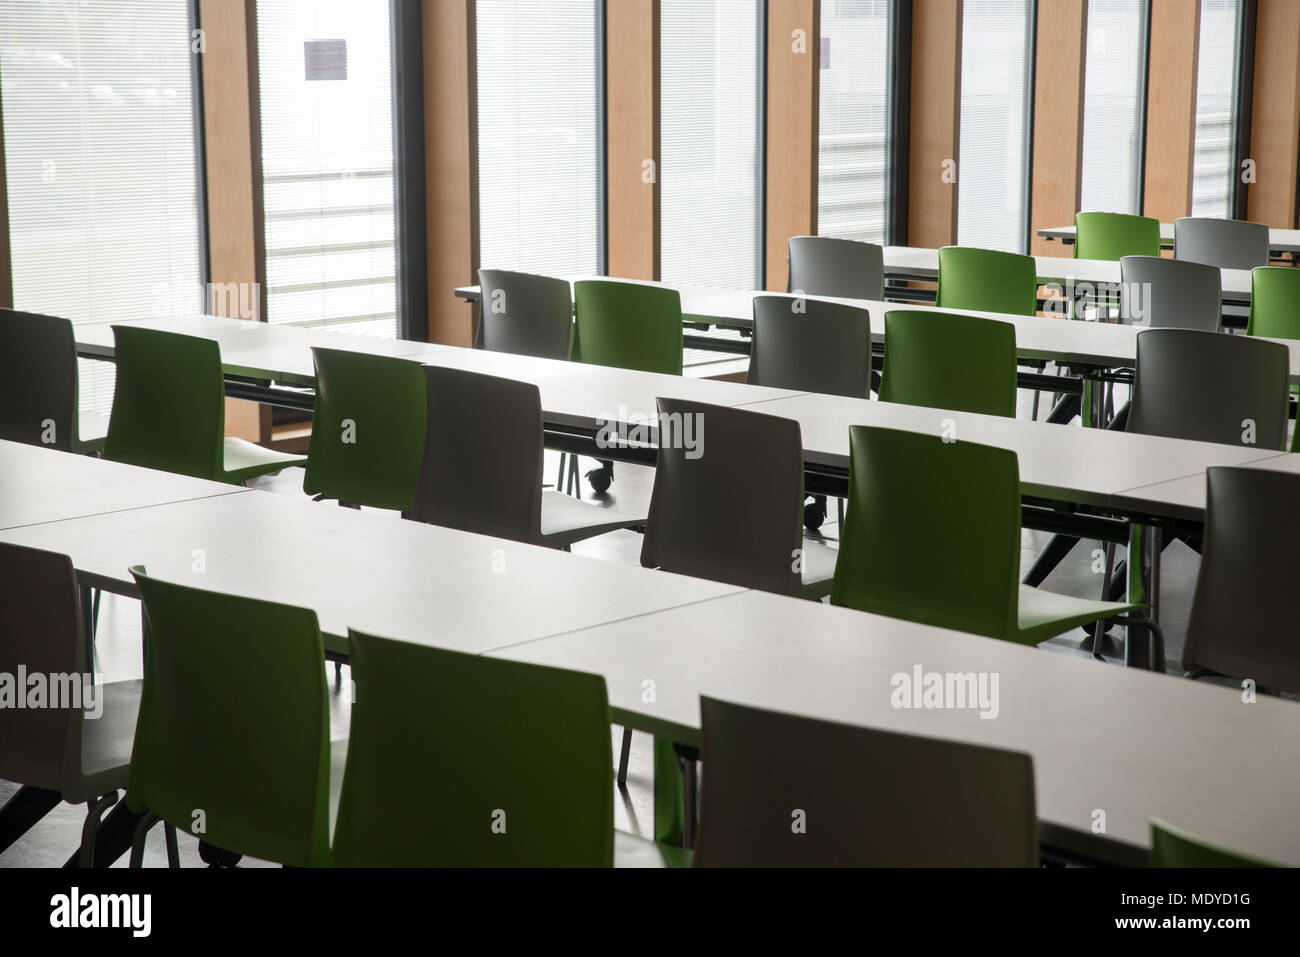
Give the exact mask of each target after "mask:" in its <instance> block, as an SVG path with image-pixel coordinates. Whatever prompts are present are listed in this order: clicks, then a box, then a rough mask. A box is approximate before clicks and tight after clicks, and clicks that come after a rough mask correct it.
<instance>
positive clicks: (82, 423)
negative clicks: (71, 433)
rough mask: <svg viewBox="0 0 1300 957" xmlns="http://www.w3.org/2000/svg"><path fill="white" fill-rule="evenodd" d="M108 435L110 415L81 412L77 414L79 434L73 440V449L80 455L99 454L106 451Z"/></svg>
mask: <svg viewBox="0 0 1300 957" xmlns="http://www.w3.org/2000/svg"><path fill="white" fill-rule="evenodd" d="M107 435H108V416H106V415H100V414H99V413H98V412H81V413H79V414H78V416H77V434H76V436H75V437H74V438H73V440H72V451H73V452H75V453H76V454H78V455H92V454H95V455H97V454H99V453H100V452H103V451H104V438H105V436H107Z"/></svg>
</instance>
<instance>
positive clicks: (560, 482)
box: [555, 452, 569, 492]
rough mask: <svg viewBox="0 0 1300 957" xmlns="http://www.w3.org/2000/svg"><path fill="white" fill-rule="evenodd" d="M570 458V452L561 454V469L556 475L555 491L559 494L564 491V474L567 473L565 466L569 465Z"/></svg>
mask: <svg viewBox="0 0 1300 957" xmlns="http://www.w3.org/2000/svg"><path fill="white" fill-rule="evenodd" d="M568 458H569V453H568V452H561V453H560V469H559V471H558V472H556V473H555V491H557V492H563V491H564V472H565V468H564V466H565V465H567V464H568Z"/></svg>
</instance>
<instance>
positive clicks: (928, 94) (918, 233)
mask: <svg viewBox="0 0 1300 957" xmlns="http://www.w3.org/2000/svg"><path fill="white" fill-rule="evenodd" d="M961 24H962V2H961V0H915V2H914V4H913V7H912V118H911V119H912V122H911V131H910V140H909V153H910V156H909V171H908V198H907V207H908V209H907V220H908V243H909V244H910V245H912V246H948V245H952V244H953V243H955V242H957V189H958V186H959V183H960V180H961V171H960V170H957V176H956V179H957V182H945V181H944V175H943V173H944V169H945V163H946V162H948V161H952V162H953V163H955V162H956V161H957V157H958V145H959V133H960V128H961Z"/></svg>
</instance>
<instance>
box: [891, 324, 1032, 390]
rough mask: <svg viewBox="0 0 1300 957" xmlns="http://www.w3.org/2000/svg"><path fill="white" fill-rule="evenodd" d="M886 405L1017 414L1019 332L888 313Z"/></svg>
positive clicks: (1005, 326) (1008, 327)
mask: <svg viewBox="0 0 1300 957" xmlns="http://www.w3.org/2000/svg"><path fill="white" fill-rule="evenodd" d="M880 400H881V401H882V402H902V403H905V404H907V405H921V406H926V407H928V408H932V409H953V410H956V411H958V412H981V413H983V414H985V415H1006V416H1014V415H1015V414H1016V327H1015V326H1013V325H1012V324H1011V323H1009V322H999V321H998V320H996V319H982V318H980V317H979V316H961V315H955V314H953V313H948V312H930V311H928V310H924V309H916V310H905V309H895V310H892V311H890V312H887V313H885V367H884V372H883V375H882V378H881V383H880Z"/></svg>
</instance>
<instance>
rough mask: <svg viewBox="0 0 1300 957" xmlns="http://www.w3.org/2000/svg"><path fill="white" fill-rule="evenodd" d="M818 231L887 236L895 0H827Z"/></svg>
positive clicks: (875, 237)
mask: <svg viewBox="0 0 1300 957" xmlns="http://www.w3.org/2000/svg"><path fill="white" fill-rule="evenodd" d="M821 6H822V36H821V81H820V96H821V106H820V110H821V112H820V116H819V120H818V122H819V134H818V144H817V145H818V153H817V156H818V162H817V165H818V180H817V184H818V185H817V231H818V232H819V233H820V234H821V235H823V236H838V237H840V238H843V239H860V240H864V241H866V242H873V243H883V242H884V241H885V232H886V229H887V226H888V220H887V207H888V204H887V203H886V196H887V195H888V183H887V179H886V177H887V172H888V168H889V162H888V160H889V151H888V128H889V127H888V123H889V110H888V101H889V6H890V0H822V5H821Z"/></svg>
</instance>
